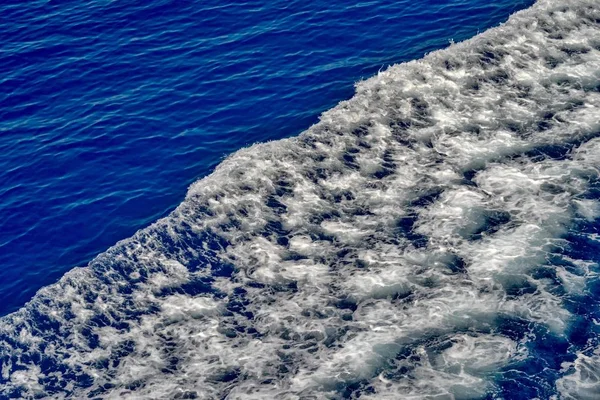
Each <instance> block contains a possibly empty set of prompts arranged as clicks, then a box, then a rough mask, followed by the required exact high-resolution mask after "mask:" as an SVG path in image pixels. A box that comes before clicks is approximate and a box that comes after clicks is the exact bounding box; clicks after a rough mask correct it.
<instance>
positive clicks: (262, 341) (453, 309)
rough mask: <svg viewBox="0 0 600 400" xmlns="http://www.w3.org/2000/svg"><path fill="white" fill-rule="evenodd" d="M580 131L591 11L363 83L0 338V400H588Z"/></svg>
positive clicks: (83, 273)
mask: <svg viewBox="0 0 600 400" xmlns="http://www.w3.org/2000/svg"><path fill="white" fill-rule="evenodd" d="M165 12H166V11H165ZM361 15H364V14H361ZM599 108H600V8H599V7H598V5H597V4H596V2H595V1H590V0H572V1H557V0H540V1H539V2H537V3H536V4H535V5H533V6H532V7H530V8H529V9H527V10H524V11H521V12H519V13H517V14H515V15H513V16H512V17H511V18H510V19H509V21H508V22H507V23H506V24H504V25H502V26H500V27H498V28H493V29H490V30H487V31H486V32H484V33H482V34H479V35H477V36H476V37H474V38H473V39H471V40H468V41H466V42H462V43H458V44H453V45H451V46H450V47H448V48H447V49H445V50H442V51H436V52H432V53H430V54H428V55H426V56H425V57H424V58H421V59H417V60H415V61H410V62H407V63H403V64H399V65H394V66H392V67H390V68H387V69H384V70H382V71H380V72H378V73H376V75H375V76H374V77H372V78H370V79H367V80H365V81H362V82H360V83H359V84H358V85H357V86H356V91H355V94H354V95H353V96H352V97H351V98H350V99H349V100H346V101H342V102H340V103H339V104H338V105H337V106H335V107H334V108H332V109H330V110H329V111H327V112H325V113H323V114H322V115H321V116H320V119H319V122H318V123H316V124H314V125H313V126H311V127H310V128H309V129H307V130H306V131H304V132H303V133H301V134H300V135H298V136H293V137H291V138H288V139H282V140H277V141H271V142H268V143H263V144H256V145H253V146H250V147H246V148H244V149H242V150H240V151H237V152H235V153H234V154H232V155H231V156H229V157H228V158H227V159H226V160H225V161H223V162H221V163H220V164H219V165H218V166H217V167H216V168H215V170H214V172H213V173H212V174H210V175H209V176H207V177H205V178H203V179H201V180H198V181H197V182H195V183H194V184H193V185H192V186H191V187H190V188H189V190H188V192H187V195H186V197H185V200H184V201H183V202H181V203H180V204H179V205H178V206H177V208H176V209H175V210H174V211H172V212H171V213H170V214H169V215H167V216H166V217H165V218H162V219H160V220H158V221H156V222H155V223H153V224H152V225H151V226H149V227H147V228H145V229H143V230H140V231H138V232H137V233H135V234H134V235H133V236H132V237H130V238H129V239H125V240H123V241H121V242H119V243H118V244H117V245H115V246H113V247H111V248H110V249H109V250H108V251H106V252H104V253H102V254H101V255H100V256H98V257H97V258H95V259H94V260H93V261H92V262H91V263H90V264H89V265H88V266H87V267H85V268H76V269H73V270H70V271H69V272H68V273H66V274H65V275H64V276H63V277H62V278H61V279H60V281H59V282H58V283H56V284H53V285H49V286H45V287H44V288H43V289H41V290H40V291H39V292H38V294H37V295H36V296H35V297H34V298H33V300H32V301H31V302H29V303H28V304H27V305H26V306H25V307H23V308H21V309H20V310H18V311H17V312H15V313H12V314H10V315H8V316H6V317H4V318H3V319H2V320H1V322H0V359H1V360H2V363H1V366H2V374H1V379H2V384H3V386H0V390H1V391H2V392H0V393H2V395H3V396H5V397H8V398H10V397H35V396H38V397H41V396H51V397H52V396H53V397H56V398H61V397H64V396H74V397H95V396H98V397H109V398H110V397H112V398H119V397H131V398H136V397H137V398H206V399H212V398H228V399H236V398H240V399H242V398H244V399H246V398H256V399H263V398H290V399H301V398H331V399H337V398H358V397H360V398H373V399H385V398H389V399H398V398H413V399H421V398H428V399H446V398H448V399H451V398H456V399H480V398H489V399H493V398H503V399H531V398H543V399H546V398H557V399H558V398H565V399H595V398H597V397H598V394H599V393H600V386H599V382H600V350H599V349H600V347H599V343H598V334H599V333H600V332H599V331H600V327H599V324H600V307H599V304H600V303H599V301H600V291H599V290H600V285H599V279H598V272H600V268H599V267H598V262H599V261H600V257H599V256H598V254H600V253H599V252H598V250H600V242H599V240H600V239H599V236H598V235H599V232H598V217H600V203H599V202H598V199H599V195H600V192H599V189H600V184H599V182H600V171H599V169H598V165H599V164H600V118H599V117H598V115H600V114H599V112H598V111H599V110H598V109H599Z"/></svg>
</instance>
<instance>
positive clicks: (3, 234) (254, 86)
mask: <svg viewBox="0 0 600 400" xmlns="http://www.w3.org/2000/svg"><path fill="white" fill-rule="evenodd" d="M531 4H532V1H531V0H502V1H495V2H490V1H482V0H452V1H447V2H439V1H431V0H420V1H412V0H411V1H408V0H402V1H389V0H374V1H365V2H342V3H339V2H337V3H336V2H334V3H331V2H326V1H314V2H304V1H302V2H301V1H285V2H284V1H269V2H264V1H250V2H233V1H230V2H218V1H213V0H208V1H203V2H192V1H157V0H153V1H143V2H142V1H130V0H127V1H125V0H124V1H118V2H117V1H97V2H75V1H60V2H58V1H29V2H21V1H10V2H3V3H2V5H0V54H1V60H2V62H1V63H0V154H1V156H0V315H4V314H7V313H10V312H12V311H14V310H16V309H18V308H19V307H20V306H22V305H23V304H24V303H25V302H27V301H28V300H29V299H30V298H31V297H32V296H33V294H34V293H35V292H36V291H37V290H38V289H39V288H41V287H43V286H45V285H48V284H50V283H53V282H55V281H57V280H58V279H59V278H60V277H61V276H62V275H63V274H64V273H65V272H66V271H68V270H70V269H71V268H72V267H74V266H77V265H85V264H86V263H87V262H88V261H90V260H91V259H92V258H93V257H94V256H95V255H96V254H98V253H100V252H102V251H103V250H105V249H107V248H108V247H109V246H111V245H113V244H114V243H116V242H117V241H119V240H121V239H124V238H126V237H128V236H130V235H131V234H133V233H134V232H135V231H136V230H138V229H140V228H142V227H144V226H146V225H148V224H149V223H150V222H152V221H154V220H156V219H157V218H159V217H161V216H164V215H166V214H167V213H168V212H169V211H170V210H172V209H173V208H174V207H175V206H176V205H177V204H179V203H180V201H181V200H182V199H183V197H184V195H185V192H186V188H187V186H188V185H189V184H190V183H192V182H193V181H195V180H196V179H198V178H199V177H202V176H205V175H207V174H208V173H209V172H210V171H211V170H212V169H213V168H214V167H215V165H217V164H218V163H219V162H220V160H222V159H223V157H224V156H226V155H228V154H230V153H231V152H233V151H235V150H237V149H239V148H241V147H244V146H248V145H250V144H252V143H255V142H264V141H269V140H274V139H280V138H284V137H289V136H293V135H296V134H298V133H299V132H301V131H303V130H304V129H306V128H307V127H308V126H310V125H311V124H313V123H315V122H316V121H317V120H318V116H319V114H320V113H321V112H323V111H325V110H327V109H329V108H331V107H332V106H334V105H335V104H336V103H338V102H339V101H340V100H343V99H346V98H349V97H351V96H352V94H353V92H354V87H353V85H354V83H355V82H356V81H359V80H361V79H363V78H367V77H369V76H371V75H373V74H375V73H377V71H378V70H380V69H382V68H386V67H387V66H388V65H390V64H394V63H398V62H402V61H407V60H410V59H414V58H419V57H421V56H422V55H423V54H425V53H427V52H430V51H433V50H435V49H439V48H443V47H446V46H448V44H449V41H450V40H451V39H452V40H454V41H461V40H464V39H466V38H469V37H471V36H473V35H475V34H477V33H478V32H480V31H484V30H486V29H487V28H489V27H491V26H494V25H497V24H499V23H501V22H502V21H504V20H506V19H507V17H508V16H509V15H510V14H511V13H513V12H514V11H516V10H518V9H522V8H524V7H527V6H529V5H531Z"/></svg>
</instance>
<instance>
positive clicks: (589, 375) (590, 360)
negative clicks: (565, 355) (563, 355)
mask: <svg viewBox="0 0 600 400" xmlns="http://www.w3.org/2000/svg"><path fill="white" fill-rule="evenodd" d="M569 371H573V372H572V373H570V374H568V375H566V376H564V377H562V378H560V379H559V380H558V381H557V382H556V388H557V389H558V391H559V393H560V395H561V396H562V397H561V398H563V399H565V400H596V399H598V395H599V394H600V349H596V351H595V352H594V353H592V354H591V355H585V354H581V353H579V354H578V355H577V359H576V360H575V362H574V363H573V365H572V366H571V367H570V368H569Z"/></svg>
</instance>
